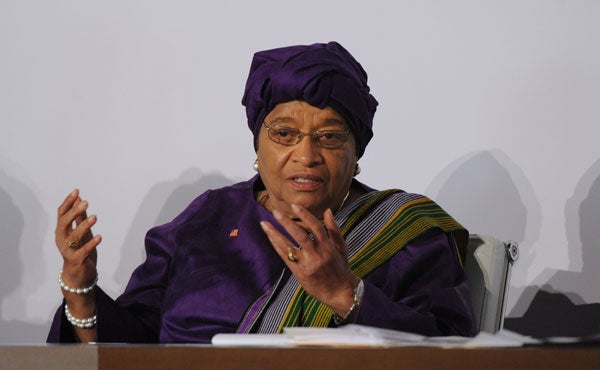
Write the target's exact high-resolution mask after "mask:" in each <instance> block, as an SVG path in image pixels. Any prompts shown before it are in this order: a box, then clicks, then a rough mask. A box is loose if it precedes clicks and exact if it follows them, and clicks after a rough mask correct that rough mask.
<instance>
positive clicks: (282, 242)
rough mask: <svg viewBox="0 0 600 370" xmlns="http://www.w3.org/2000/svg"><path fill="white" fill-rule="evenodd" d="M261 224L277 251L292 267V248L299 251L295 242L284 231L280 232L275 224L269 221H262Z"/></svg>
mask: <svg viewBox="0 0 600 370" xmlns="http://www.w3.org/2000/svg"><path fill="white" fill-rule="evenodd" d="M260 226H261V227H262V229H263V231H264V232H265V234H267V237H268V238H269V241H270V242H271V244H272V245H273V248H274V249H275V252H277V254H279V257H281V259H282V260H283V262H285V263H286V264H287V265H288V266H290V267H292V264H291V262H293V261H291V260H289V258H288V254H289V252H290V248H293V249H294V251H295V252H296V253H297V252H298V251H299V249H298V248H296V247H295V246H294V245H293V243H292V242H291V241H290V240H289V239H288V238H286V237H285V236H284V235H283V234H282V233H280V232H279V230H277V229H276V228H275V227H274V226H273V225H271V223H270V222H268V221H261V222H260Z"/></svg>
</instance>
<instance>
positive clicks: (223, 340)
mask: <svg viewBox="0 0 600 370" xmlns="http://www.w3.org/2000/svg"><path fill="white" fill-rule="evenodd" d="M531 343H536V341H535V340H533V339H532V338H530V337H525V336H522V335H519V334H516V333H513V332H510V331H500V332H498V333H496V334H491V333H485V332H481V333H479V334H478V335H477V336H475V337H473V338H471V337H424V336H422V335H417V334H413V333H407V332H402V331H396V330H389V329H380V328H373V327H369V326H362V325H346V326H343V327H340V328H303V327H294V328H285V329H284V333H283V334H217V335H215V336H214V337H213V339H212V344H213V345H215V346H244V347H246V346H248V347H295V346H330V347H340V346H353V347H365V346H366V347H443V348H457V347H461V348H470V347H520V346H522V345H524V344H531Z"/></svg>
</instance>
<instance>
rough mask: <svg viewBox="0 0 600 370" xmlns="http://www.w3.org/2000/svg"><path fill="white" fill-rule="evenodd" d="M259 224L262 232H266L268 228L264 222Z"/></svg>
mask: <svg viewBox="0 0 600 370" xmlns="http://www.w3.org/2000/svg"><path fill="white" fill-rule="evenodd" d="M259 224H260V227H262V229H263V230H266V229H267V228H268V227H269V226H268V225H267V223H266V222H265V221H260V222H259Z"/></svg>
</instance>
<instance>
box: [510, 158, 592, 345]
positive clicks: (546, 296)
mask: <svg viewBox="0 0 600 370" xmlns="http://www.w3.org/2000/svg"><path fill="white" fill-rule="evenodd" d="M565 216H566V217H565V219H566V223H567V224H566V229H567V237H568V241H569V257H570V266H569V267H570V270H569V271H564V270H548V271H544V272H543V273H542V274H540V276H538V277H537V278H536V279H535V281H538V282H540V284H539V285H534V286H531V287H528V289H527V291H526V292H524V294H522V296H521V297H520V300H522V301H525V303H529V308H528V309H527V311H526V312H525V314H524V315H523V316H522V317H519V318H509V319H506V323H505V327H506V328H508V329H511V330H514V331H518V332H522V333H527V334H530V335H533V336H535V337H548V336H578V337H582V336H589V335H594V334H599V333H600V303H597V302H600V289H598V282H600V224H599V220H600V160H598V161H596V162H595V163H594V165H592V167H591V168H590V169H589V170H588V171H587V172H586V173H585V175H584V176H583V178H582V179H581V180H580V181H579V183H578V184H577V186H576V188H575V193H574V194H573V196H572V197H571V198H570V199H569V200H568V202H567V205H566V208H565ZM577 270H580V271H581V272H578V271H577ZM535 281H534V282H535ZM590 302H596V303H590Z"/></svg>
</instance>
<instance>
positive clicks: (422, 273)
mask: <svg viewBox="0 0 600 370" xmlns="http://www.w3.org/2000/svg"><path fill="white" fill-rule="evenodd" d="M258 184H260V180H259V179H258V178H257V177H255V178H253V179H251V180H249V181H246V182H241V183H238V184H234V185H232V186H229V187H225V188H222V189H218V190H211V191H207V192H205V193H204V194H202V195H201V196H199V197H198V198H196V199H195V200H194V201H193V202H192V203H191V204H190V205H189V206H188V207H187V208H186V209H185V210H184V211H183V212H182V213H181V214H180V215H179V216H177V217H176V218H175V219H174V220H173V221H171V222H170V223H168V224H165V225H162V226H158V227H155V228H152V229H151V230H150V231H149V232H148V234H147V235H146V254H147V257H146V260H145V262H144V263H142V264H141V265H140V266H139V267H138V268H137V269H136V270H135V271H134V272H133V275H132V276H131V279H130V281H129V283H128V285H127V288H126V289H125V292H124V293H123V294H122V295H121V296H120V297H119V298H118V299H117V300H116V301H114V300H112V299H111V298H110V297H109V296H108V295H106V294H105V293H104V292H103V291H102V289H100V288H98V287H97V288H96V301H97V302H96V304H97V317H98V326H97V330H98V336H97V340H98V342H128V343H139V342H142V343H155V342H160V343H190V342H200V343H209V342H210V340H211V338H212V336H213V335H215V334H217V333H234V332H236V330H237V329H238V326H239V324H240V321H241V320H242V318H243V316H244V314H245V313H246V310H247V309H248V307H249V306H250V305H251V304H252V303H253V302H254V301H256V300H257V299H258V298H259V297H261V296H263V295H264V294H265V292H267V291H268V290H269V289H270V288H271V287H272V286H273V285H274V284H275V283H276V281H277V278H278V277H279V276H280V274H281V272H282V270H283V269H284V268H285V264H284V263H283V261H281V259H280V257H279V256H278V255H277V253H276V252H275V251H274V249H273V247H272V246H271V245H270V243H269V241H268V239H267V237H266V235H265V233H264V232H263V231H262V229H261V228H260V225H259V221H260V220H268V221H270V222H271V223H273V224H274V225H278V223H277V222H276V221H275V220H274V218H273V216H272V215H271V213H270V212H268V211H266V210H265V209H264V208H262V207H261V206H260V205H259V204H258V203H257V202H256V200H255V199H254V190H255V189H254V187H255V186H258ZM358 185H360V186H363V188H364V189H365V190H366V191H373V190H372V189H369V188H368V187H366V186H364V185H362V184H359V183H358ZM282 231H283V230H282ZM363 280H364V282H365V291H364V296H363V300H362V302H361V306H360V310H359V312H358V315H357V318H356V323H357V324H362V325H370V326H376V327H382V328H389V329H396V330H403V331H410V332H415V333H420V334H424V335H473V334H474V331H473V330H474V324H473V318H472V309H471V303H470V299H469V288H468V283H467V281H466V277H465V275H464V273H463V270H462V268H461V267H460V265H459V262H458V257H457V255H456V253H455V251H454V249H453V248H452V247H451V246H450V244H449V242H448V237H447V235H446V234H445V233H444V232H443V231H441V230H437V229H434V230H430V231H429V232H426V233H425V234H422V235H421V236H419V237H417V238H416V239H414V240H413V241H412V242H410V243H409V244H407V245H406V246H405V247H404V248H403V249H401V250H400V251H399V252H398V253H397V254H396V255H395V256H394V257H393V258H391V259H390V260H388V261H387V262H385V263H384V264H382V265H380V266H379V267H377V268H376V269H375V270H373V271H372V272H370V273H369V274H368V275H367V276H366V277H365V278H364V279H363ZM47 340H48V342H72V341H74V340H75V338H74V336H73V331H72V329H71V327H70V324H69V322H68V321H67V320H66V318H65V317H64V305H63V306H61V307H60V308H59V309H58V310H57V312H56V315H55V317H54V321H53V323H52V327H51V329H50V333H49V335H48V339H47Z"/></svg>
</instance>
